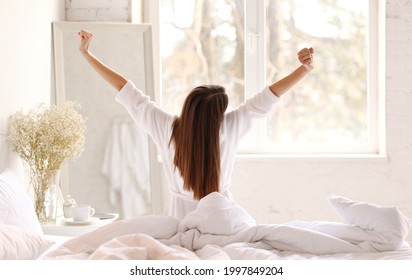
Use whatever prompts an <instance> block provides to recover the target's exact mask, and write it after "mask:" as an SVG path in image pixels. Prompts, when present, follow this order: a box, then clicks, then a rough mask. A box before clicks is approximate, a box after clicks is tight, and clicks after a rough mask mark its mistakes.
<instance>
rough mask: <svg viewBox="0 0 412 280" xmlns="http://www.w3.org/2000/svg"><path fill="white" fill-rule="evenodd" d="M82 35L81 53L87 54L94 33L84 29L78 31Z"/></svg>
mask: <svg viewBox="0 0 412 280" xmlns="http://www.w3.org/2000/svg"><path fill="white" fill-rule="evenodd" d="M77 34H78V35H79V37H80V45H79V50H80V52H81V53H83V54H85V53H88V52H89V45H90V42H91V40H92V37H93V34H92V33H90V32H88V31H86V30H84V29H82V30H80V31H79V32H78V33H77Z"/></svg>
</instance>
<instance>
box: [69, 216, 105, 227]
mask: <svg viewBox="0 0 412 280" xmlns="http://www.w3.org/2000/svg"><path fill="white" fill-rule="evenodd" d="M98 220H100V219H99V218H97V217H90V218H89V219H88V220H86V221H73V218H66V219H64V222H65V223H66V224H68V225H73V226H74V225H75V226H81V225H90V224H92V223H94V222H96V221H98Z"/></svg>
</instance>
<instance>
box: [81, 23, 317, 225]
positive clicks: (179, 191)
mask: <svg viewBox="0 0 412 280" xmlns="http://www.w3.org/2000/svg"><path fill="white" fill-rule="evenodd" d="M78 34H79V36H80V39H81V41H80V46H79V50H80V52H81V54H82V55H83V57H84V58H85V59H86V61H87V62H88V63H89V64H90V65H91V66H92V68H93V69H94V70H96V72H97V73H98V74H99V75H100V76H101V77H102V78H103V79H105V80H106V81H107V82H108V83H109V84H110V85H112V86H113V87H114V88H115V89H116V90H117V91H118V93H117V94H116V97H115V99H116V101H118V102H119V103H121V104H122V105H123V106H125V108H126V109H127V110H128V112H129V114H130V115H131V117H132V118H133V120H134V121H135V122H136V123H138V124H139V125H140V126H141V127H142V128H143V129H144V130H145V131H146V132H147V133H148V134H149V135H151V137H152V138H153V141H154V142H155V144H156V146H157V148H158V151H159V153H160V154H161V156H162V159H163V166H164V169H165V174H166V176H167V179H168V183H169V188H170V191H171V194H172V201H171V210H170V215H172V216H175V217H177V218H183V217H184V216H185V215H186V214H187V213H188V212H190V211H192V210H194V209H196V206H197V203H198V201H199V200H200V199H201V198H203V197H205V196H206V195H208V194H210V193H212V192H219V193H221V194H223V195H224V196H226V197H227V198H229V199H232V197H231V193H230V191H229V186H230V178H231V173H232V168H233V162H234V157H235V153H236V148H237V146H238V143H239V141H240V139H241V138H242V137H243V135H245V133H246V132H247V131H248V130H249V129H250V127H251V125H252V121H253V119H255V118H258V117H264V116H266V115H267V114H268V113H269V111H270V110H271V108H272V107H273V105H274V104H275V103H276V102H277V101H278V100H279V98H280V97H281V96H282V95H283V94H285V93H286V92H287V91H288V90H289V89H290V88H292V87H293V86H294V85H295V84H296V83H298V82H299V81H300V80H302V79H303V78H304V77H305V76H306V75H307V74H308V73H309V72H310V71H311V70H312V69H313V53H314V51H313V49H312V48H310V49H307V48H305V49H302V50H301V51H300V52H299V53H298V58H299V61H300V62H301V63H302V65H301V66H299V67H298V68H297V69H296V70H295V71H293V72H292V73H291V74H289V75H288V76H286V77H284V78H283V79H281V80H279V81H278V82H276V83H274V84H272V85H270V86H267V87H265V88H264V89H263V90H262V91H261V92H260V93H257V94H256V95H255V96H253V97H252V98H250V99H248V100H247V101H246V102H245V103H244V104H242V105H241V106H239V107H238V108H237V109H235V110H233V111H231V112H227V113H226V112H225V111H226V108H227V106H228V97H227V95H226V93H225V89H224V88H223V87H221V86H219V85H205V86H199V87H196V88H194V89H193V90H192V91H191V92H190V93H189V95H188V96H187V97H186V100H185V102H184V105H183V109H182V113H181V115H180V116H179V117H176V116H172V115H170V114H168V113H167V112H165V111H163V110H162V109H160V108H159V107H158V106H156V104H155V103H154V102H152V101H150V99H149V97H148V96H147V95H145V94H144V93H142V92H141V91H140V90H138V89H137V88H136V87H135V86H134V85H133V83H132V82H131V81H130V80H126V79H125V78H124V77H122V76H121V75H120V74H118V73H116V72H115V71H113V70H112V69H111V68H109V67H108V66H106V65H105V64H103V63H102V62H101V61H100V60H99V59H98V58H96V57H95V56H94V55H93V54H92V53H91V51H90V50H89V45H90V42H91V40H92V37H93V35H92V34H91V33H90V32H87V31H86V30H81V31H80V32H79V33H78Z"/></svg>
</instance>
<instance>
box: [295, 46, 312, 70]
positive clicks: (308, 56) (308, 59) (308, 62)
mask: <svg viewBox="0 0 412 280" xmlns="http://www.w3.org/2000/svg"><path fill="white" fill-rule="evenodd" d="M314 53H315V51H314V50H313V48H309V49H308V48H304V49H302V50H301V51H299V52H298V58H299V61H300V63H302V65H303V66H304V67H305V68H306V70H308V71H311V70H312V69H313V54H314Z"/></svg>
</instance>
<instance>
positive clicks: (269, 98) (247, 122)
mask: <svg viewBox="0 0 412 280" xmlns="http://www.w3.org/2000/svg"><path fill="white" fill-rule="evenodd" d="M278 100H279V98H278V97H277V96H275V95H274V94H273V93H272V92H271V91H270V89H269V87H265V88H264V89H263V90H262V91H261V92H259V93H257V94H256V95H254V96H253V97H251V98H249V99H248V100H246V102H245V103H244V104H242V105H240V106H239V107H238V108H237V109H235V110H233V111H230V112H227V113H225V116H224V119H223V122H222V124H221V127H220V135H219V137H220V160H221V163H220V168H221V171H220V186H219V192H220V193H221V194H223V195H225V196H226V197H228V198H229V199H232V195H231V193H230V191H229V186H230V179H231V174H232V170H233V162H234V158H235V154H236V149H237V146H238V144H239V141H240V139H241V138H242V136H243V135H245V133H246V132H247V131H248V130H249V129H250V127H251V125H252V120H253V119H254V118H259V117H264V116H266V114H267V113H268V112H269V111H270V110H271V109H272V107H273V105H274V104H275V103H276V102H277V101H278ZM116 101H117V102H119V103H120V104H122V105H123V106H124V107H126V109H127V111H128V112H129V114H130V115H131V117H132V118H133V120H134V121H135V122H136V123H137V124H139V125H140V126H141V127H142V128H143V129H144V130H145V131H146V132H147V133H148V134H149V135H150V136H151V137H152V139H153V141H154V143H155V144H156V146H157V149H158V152H159V154H160V155H161V157H162V159H163V167H164V170H165V174H166V177H167V181H168V184H169V189H170V192H171V197H172V198H171V199H172V201H171V209H170V213H169V214H170V215H171V216H174V217H176V218H183V217H184V216H185V215H186V214H187V213H188V212H190V211H192V210H195V209H196V206H197V203H198V201H197V200H195V199H193V192H191V191H186V190H184V189H183V180H182V177H181V176H180V173H179V170H178V169H175V168H174V166H173V158H174V146H173V144H171V145H170V146H169V142H170V137H171V135H172V124H173V121H174V120H175V118H176V116H173V115H171V114H168V113H167V112H165V111H163V110H162V109H161V108H159V107H158V106H157V105H156V104H155V103H154V102H153V101H151V100H150V98H149V96H147V95H146V94H144V93H143V92H142V91H140V90H139V89H137V88H136V87H135V86H134V84H133V83H132V82H131V81H128V82H127V83H126V84H125V85H124V87H123V88H122V89H121V90H120V91H119V93H118V94H117V95H116Z"/></svg>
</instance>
